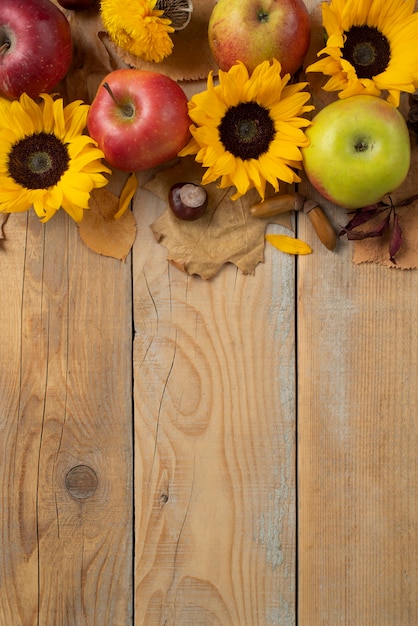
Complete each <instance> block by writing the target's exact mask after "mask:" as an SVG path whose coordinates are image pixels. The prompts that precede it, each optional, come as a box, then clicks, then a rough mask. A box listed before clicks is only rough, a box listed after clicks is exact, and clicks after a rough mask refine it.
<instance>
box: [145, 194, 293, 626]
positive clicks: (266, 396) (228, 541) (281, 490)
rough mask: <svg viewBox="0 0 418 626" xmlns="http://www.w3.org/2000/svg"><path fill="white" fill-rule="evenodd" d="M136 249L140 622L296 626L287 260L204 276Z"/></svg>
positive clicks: (148, 242) (148, 219)
mask: <svg viewBox="0 0 418 626" xmlns="http://www.w3.org/2000/svg"><path fill="white" fill-rule="evenodd" d="M163 209H164V204H163V203H162V202H161V201H159V200H157V199H156V198H155V197H154V196H152V195H151V194H150V193H149V192H146V191H141V193H140V194H139V196H138V198H137V200H136V204H135V212H136V217H137V220H138V223H139V232H140V233H141V235H140V239H139V238H138V241H137V244H136V246H135V249H134V254H133V281H134V282H133V284H134V319H135V341H134V379H135V386H134V398H135V461H136V463H135V465H136V469H135V511H136V515H135V521H136V546H135V555H136V562H135V581H136V582H135V585H136V586H135V624H136V626H140V625H146V626H153V625H157V624H158V625H160V624H179V625H180V624H181V625H182V626H185V625H187V624H190V625H191V624H193V625H196V624H202V625H203V624H219V625H221V624H222V626H228V625H234V626H236V625H237V624H263V625H268V624H280V625H283V626H285V625H291V624H294V623H295V584H294V583H295V471H294V463H295V446H294V418H295V395H294V390H295V375H294V368H295V363H294V360H295V344H294V331H295V328H294V295H295V289H294V260H293V258H291V257H288V256H286V255H283V254H280V253H278V252H277V251H276V250H274V249H272V248H271V249H267V251H266V263H265V265H262V266H259V267H258V268H257V270H256V273H255V275H254V276H243V275H241V274H240V272H239V271H238V270H237V269H236V268H234V267H233V266H229V267H225V268H223V270H222V271H221V272H220V273H219V274H218V275H217V276H216V277H215V278H214V279H212V280H210V281H206V282H205V281H203V280H201V279H200V278H197V277H188V276H186V275H185V274H184V273H182V272H181V271H179V270H178V269H176V268H174V267H173V266H170V265H169V264H168V263H167V261H166V250H165V249H164V248H163V247H162V246H159V245H158V244H156V242H155V240H154V238H153V235H152V233H151V230H150V228H149V225H150V224H151V223H152V221H153V220H154V219H155V218H156V217H157V216H158V215H159V214H160V213H161V212H162V210H163Z"/></svg>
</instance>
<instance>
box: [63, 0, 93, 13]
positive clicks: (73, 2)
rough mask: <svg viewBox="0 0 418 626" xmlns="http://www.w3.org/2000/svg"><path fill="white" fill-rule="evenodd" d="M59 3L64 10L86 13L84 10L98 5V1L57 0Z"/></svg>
mask: <svg viewBox="0 0 418 626" xmlns="http://www.w3.org/2000/svg"><path fill="white" fill-rule="evenodd" d="M57 2H58V4H59V5H60V6H62V7H63V8H64V9H70V11H84V9H90V7H92V6H93V5H94V4H95V3H96V0H57Z"/></svg>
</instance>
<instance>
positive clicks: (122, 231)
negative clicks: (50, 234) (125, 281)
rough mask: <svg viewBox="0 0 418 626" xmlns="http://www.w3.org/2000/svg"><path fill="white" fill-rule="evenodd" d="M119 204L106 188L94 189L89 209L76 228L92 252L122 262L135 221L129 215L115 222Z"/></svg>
mask: <svg viewBox="0 0 418 626" xmlns="http://www.w3.org/2000/svg"><path fill="white" fill-rule="evenodd" d="M119 202H120V201H119V197H118V196H117V195H116V194H114V193H113V192H111V191H109V190H108V189H107V188H106V187H103V188H100V189H94V190H93V192H92V193H91V195H90V209H88V210H87V211H84V215H83V219H82V220H81V222H79V223H78V224H77V226H78V229H79V234H80V237H81V239H82V240H83V241H84V243H85V244H86V246H88V247H89V248H90V249H91V250H93V252H97V253H98V254H102V255H103V256H110V257H114V258H115V259H120V260H122V261H123V260H124V259H126V257H127V256H128V254H129V251H130V249H131V248H132V245H133V243H134V241H135V236H136V221H135V217H134V215H133V213H132V212H131V211H125V212H124V213H123V215H121V217H119V219H115V215H116V214H117V213H118V211H119Z"/></svg>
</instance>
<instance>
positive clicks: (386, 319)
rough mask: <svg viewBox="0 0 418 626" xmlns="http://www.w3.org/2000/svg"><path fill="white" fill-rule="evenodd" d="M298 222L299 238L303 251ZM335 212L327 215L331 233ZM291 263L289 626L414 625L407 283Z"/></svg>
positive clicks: (332, 266) (382, 272)
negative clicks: (294, 379) (295, 605)
mask: <svg viewBox="0 0 418 626" xmlns="http://www.w3.org/2000/svg"><path fill="white" fill-rule="evenodd" d="M302 218H303V216H300V220H299V224H300V227H299V228H300V230H299V233H300V236H301V237H302V238H306V239H307V240H311V241H312V240H313V241H314V234H313V232H312V229H311V228H310V225H309V223H308V220H306V219H305V220H303V219H302ZM343 219H344V213H343V212H342V210H337V209H336V210H335V211H334V213H333V220H334V224H335V225H336V226H338V223H342V220H343ZM351 254H352V244H350V243H348V242H340V244H339V247H338V249H337V251H336V253H334V254H332V253H330V252H328V251H326V250H325V249H324V248H323V247H321V246H320V245H318V244H317V245H316V247H315V252H314V254H313V255H312V257H311V258H310V259H300V261H299V264H298V278H299V280H298V303H299V306H298V346H299V350H298V372H299V374H298V407H299V408H298V434H299V437H298V459H299V473H298V485H299V493H298V502H299V623H300V625H301V626H316V625H318V626H319V625H323V624H324V625H325V624H327V625H328V624H329V625H334V624H337V623H338V624H344V625H346V626H369V625H370V624H379V626H393V625H394V624H396V625H402V626H409V625H412V624H416V623H418V604H417V600H416V590H417V588H418V568H417V548H416V546H417V542H418V529H417V513H418V479H417V455H416V446H417V442H418V441H417V435H418V428H417V423H416V415H417V410H418V392H417V380H418V327H417V316H416V309H417V304H418V301H417V293H418V275H417V274H416V272H408V271H402V270H396V269H392V270H389V269H388V268H383V267H380V266H376V265H367V264H366V265H360V266H359V265H354V264H353V263H352V261H351Z"/></svg>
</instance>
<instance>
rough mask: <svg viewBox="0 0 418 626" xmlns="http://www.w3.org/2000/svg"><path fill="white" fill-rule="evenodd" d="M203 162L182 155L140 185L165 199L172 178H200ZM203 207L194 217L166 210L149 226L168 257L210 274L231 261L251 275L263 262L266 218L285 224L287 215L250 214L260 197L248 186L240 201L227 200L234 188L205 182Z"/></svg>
mask: <svg viewBox="0 0 418 626" xmlns="http://www.w3.org/2000/svg"><path fill="white" fill-rule="evenodd" d="M202 174H203V170H202V167H201V166H200V165H199V164H198V163H196V162H195V160H194V159H193V158H190V159H189V158H183V159H181V160H180V161H178V162H177V164H175V165H174V167H171V168H169V169H165V170H164V171H161V172H159V173H158V174H157V175H156V176H155V177H154V178H153V179H152V180H151V181H150V182H148V183H146V184H145V185H144V187H145V188H146V189H148V190H150V191H152V192H153V193H154V194H155V195H157V196H158V197H159V198H161V199H162V200H164V201H165V202H166V203H167V199H168V192H169V189H170V187H171V186H172V185H173V184H174V183H177V182H192V183H197V184H199V183H200V180H201V178H202ZM205 188H206V190H207V192H208V200H209V202H208V209H207V212H206V213H205V214H204V215H203V216H202V217H201V218H199V219H198V220H195V221H194V222H185V221H182V220H179V219H177V218H176V217H175V216H174V214H173V212H172V211H171V209H169V208H167V209H166V211H165V212H164V213H163V214H162V215H161V216H160V217H159V218H158V219H157V220H156V221H155V222H154V223H153V224H152V225H151V228H152V231H153V233H154V236H155V238H156V240H157V241H158V242H159V243H161V244H162V245H164V246H165V247H166V248H167V251H168V252H167V260H168V261H170V262H171V263H172V264H173V265H175V266H176V267H178V268H179V269H181V270H182V271H184V272H186V273H187V274H197V275H199V276H201V278H204V279H208V278H212V277H213V276H214V275H215V274H216V273H217V272H218V271H219V270H220V269H221V267H222V266H223V265H224V264H225V263H233V264H235V265H236V266H237V267H238V268H239V269H240V270H241V271H242V273H243V274H253V273H254V271H255V267H256V266H257V265H258V263H260V262H263V261H264V244H265V240H264V232H265V228H266V225H267V224H268V223H269V222H274V223H277V224H282V225H284V226H287V227H290V218H289V215H286V214H284V215H280V216H277V217H276V218H270V219H268V220H264V219H260V218H259V217H253V216H252V215H251V213H250V207H251V206H252V205H253V204H254V203H255V202H257V201H258V200H259V196H258V194H257V192H256V191H254V190H251V191H250V192H248V193H247V194H246V195H245V196H244V197H243V198H241V199H239V200H235V201H234V200H231V195H233V193H234V192H235V189H233V188H230V189H219V187H218V186H217V185H216V184H215V183H211V184H209V185H206V186H205Z"/></svg>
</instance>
